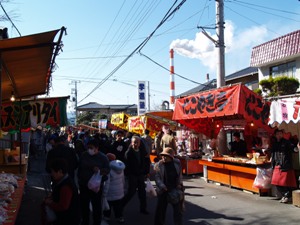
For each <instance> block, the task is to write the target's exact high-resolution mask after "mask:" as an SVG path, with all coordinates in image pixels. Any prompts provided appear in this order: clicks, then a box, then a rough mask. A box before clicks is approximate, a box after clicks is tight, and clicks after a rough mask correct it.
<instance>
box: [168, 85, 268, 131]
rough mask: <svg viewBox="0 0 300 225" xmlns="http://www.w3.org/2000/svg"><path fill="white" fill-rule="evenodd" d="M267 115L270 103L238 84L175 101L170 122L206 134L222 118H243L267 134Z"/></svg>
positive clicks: (220, 121)
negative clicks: (172, 121)
mask: <svg viewBox="0 0 300 225" xmlns="http://www.w3.org/2000/svg"><path fill="white" fill-rule="evenodd" d="M269 113H270V103H269V102H264V101H263V99H262V98H261V96H259V95H257V94H256V93H254V92H253V91H251V90H250V89H249V88H247V87H246V86H244V85H242V84H238V85H233V86H226V87H221V88H218V89H213V90H209V91H205V92H199V93H196V94H193V95H190V96H187V97H184V98H180V99H176V102H175V109H174V113H173V120H174V121H177V122H179V123H181V124H183V125H185V126H186V127H188V128H190V129H193V130H195V131H197V132H200V133H204V134H206V135H207V134H211V130H212V129H213V127H214V124H215V123H216V121H218V123H220V124H221V123H222V120H225V119H227V120H230V119H245V120H246V121H248V122H253V123H254V124H256V125H257V126H258V127H261V128H264V129H265V130H266V131H270V129H271V128H270V127H269V126H268V119H269Z"/></svg>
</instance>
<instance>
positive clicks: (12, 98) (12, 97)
mask: <svg viewBox="0 0 300 225" xmlns="http://www.w3.org/2000/svg"><path fill="white" fill-rule="evenodd" d="M15 100H16V98H15V96H14V94H12V95H11V97H10V101H12V102H14V101H15Z"/></svg>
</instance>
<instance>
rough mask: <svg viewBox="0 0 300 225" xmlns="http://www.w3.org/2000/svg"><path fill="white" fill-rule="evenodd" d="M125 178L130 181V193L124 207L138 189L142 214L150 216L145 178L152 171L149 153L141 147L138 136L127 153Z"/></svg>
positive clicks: (134, 138)
mask: <svg viewBox="0 0 300 225" xmlns="http://www.w3.org/2000/svg"><path fill="white" fill-rule="evenodd" d="M125 165H126V168H125V176H126V178H127V179H128V191H127V194H126V195H125V196H124V198H123V200H122V202H123V207H125V206H126V204H127V203H128V202H129V201H130V200H131V198H132V197H133V196H134V194H135V193H136V189H138V196H139V200H140V212H141V213H142V214H146V215H147V214H149V212H148V211H147V200H146V191H145V177H147V176H148V174H149V171H150V162H149V157H147V151H146V150H145V148H144V147H143V146H142V145H141V139H140V137H138V136H133V137H132V139H131V145H130V146H129V148H128V150H127V151H126V153H125Z"/></svg>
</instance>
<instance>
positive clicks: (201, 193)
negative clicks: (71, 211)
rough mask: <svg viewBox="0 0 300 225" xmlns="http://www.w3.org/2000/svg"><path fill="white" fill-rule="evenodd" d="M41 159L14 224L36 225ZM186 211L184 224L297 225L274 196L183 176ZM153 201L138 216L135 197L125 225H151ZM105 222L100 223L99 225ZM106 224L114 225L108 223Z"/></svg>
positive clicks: (297, 211)
mask: <svg viewBox="0 0 300 225" xmlns="http://www.w3.org/2000/svg"><path fill="white" fill-rule="evenodd" d="M43 163H44V162H43V160H41V159H40V160H33V161H32V162H31V170H30V171H29V172H28V183H27V185H26V188H25V193H24V196H23V201H22V205H21V208H20V211H19V214H18V218H17V222H16V224H17V225H40V204H41V202H42V199H43V197H44V196H45V194H46V192H45V190H44V185H43V179H42V178H43V176H42V174H43V173H44V164H43ZM184 185H185V187H186V197H185V199H186V202H185V206H186V210H185V213H184V224H185V225H193V224H200V225H201V224H202V225H209V224H211V225H219V224H220V225H235V224H249V225H250V224H260V225H269V224H270V225H271V224H272V225H274V224H289V225H294V224H295V225H296V224H297V225H298V224H299V220H300V208H298V207H296V206H294V205H292V204H282V203H279V202H278V200H275V198H274V197H269V196H263V197H261V196H258V195H257V194H251V193H246V192H243V191H242V190H238V189H234V188H229V187H226V186H220V185H216V184H214V183H207V182H205V181H204V180H203V179H201V177H200V176H186V177H185V178H184ZM155 206H156V199H155V198H148V210H149V212H150V215H143V214H140V213H139V204H138V199H137V195H136V196H135V197H134V199H132V201H131V202H130V203H129V204H128V207H127V208H126V209H125V212H124V217H125V224H128V225H150V224H151V225H155V224H154V212H155ZM104 224H105V223H104V222H103V223H102V225H104ZM110 224H112V225H114V224H118V223H117V221H115V220H113V219H112V220H111V222H110ZM171 224H173V222H172V208H171V207H168V211H167V221H166V225H171Z"/></svg>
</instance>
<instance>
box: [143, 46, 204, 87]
mask: <svg viewBox="0 0 300 225" xmlns="http://www.w3.org/2000/svg"><path fill="white" fill-rule="evenodd" d="M139 54H140V55H141V56H144V57H145V58H146V59H148V60H150V61H151V62H153V63H154V64H156V65H158V66H159V67H161V68H163V69H165V70H167V71H168V72H170V70H169V69H168V68H166V67H164V66H163V65H161V64H159V63H158V62H156V61H154V60H153V59H151V58H150V57H148V56H146V55H145V54H143V53H141V52H139ZM174 75H176V76H178V77H180V78H182V79H184V80H187V81H190V82H192V83H194V84H201V83H199V82H196V81H194V80H191V79H189V78H186V77H184V76H181V75H179V74H177V73H174Z"/></svg>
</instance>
